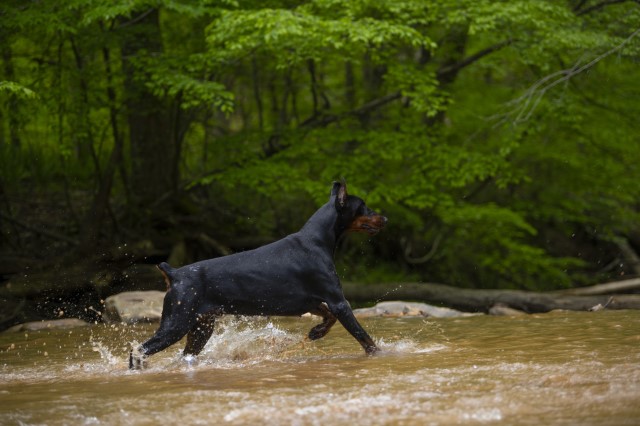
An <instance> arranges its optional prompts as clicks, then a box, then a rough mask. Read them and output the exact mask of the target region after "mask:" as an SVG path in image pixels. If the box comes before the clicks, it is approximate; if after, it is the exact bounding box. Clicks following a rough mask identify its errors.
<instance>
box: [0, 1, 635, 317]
mask: <svg viewBox="0 0 640 426" xmlns="http://www.w3.org/2000/svg"><path fill="white" fill-rule="evenodd" d="M639 32H640V2H638V1H620V0H609V1H606V0H548V1H547V0H533V1H532V0H526V1H517V0H510V1H494V0H490V1H489V0H316V1H293V0H291V1H289V0H266V1H255V0H253V1H240V0H239V1H233V0H219V1H195V0H192V1H187V0H154V1H149V0H126V1H125V0H116V1H112V0H67V1H56V2H50V1H36V0H31V1H23V0H19V1H18V0H5V1H3V2H2V5H1V6H0V49H1V51H2V57H1V58H0V63H1V67H0V231H1V233H0V281H1V282H0V296H1V297H0V300H2V304H4V305H5V308H6V309H5V308H3V311H4V312H5V313H4V314H3V317H2V318H0V323H2V324H5V323H7V324H8V323H9V322H15V321H16V320H17V318H18V317H20V316H23V317H24V316H25V315H27V316H28V314H24V313H20V312H30V311H33V312H37V314H38V315H40V316H42V317H46V316H50V315H52V313H53V312H54V310H52V309H50V307H46V308H43V305H42V297H44V296H42V295H43V294H44V295H46V298H48V299H47V300H49V299H51V300H52V298H57V299H56V300H58V301H62V300H75V301H76V302H78V303H80V302H79V301H82V300H85V302H86V300H89V301H92V300H93V301H95V300H102V299H103V298H104V297H105V296H106V295H108V294H111V293H113V292H116V291H121V290H123V289H132V288H161V287H162V284H161V280H160V278H159V276H158V275H157V274H156V273H155V272H154V271H153V268H152V265H153V264H154V263H157V262H158V261H162V260H166V259H169V261H170V262H173V264H174V266H179V265H180V264H186V263H188V262H192V261H195V260H199V259H203V258H208V257H214V256H220V255H224V254H228V253H231V252H234V251H238V250H245V249H250V248H254V247H257V246H259V245H261V244H264V243H266V242H269V241H273V240H275V239H278V238H280V237H282V236H284V235H286V234H288V233H291V232H295V231H296V230H297V229H299V228H300V227H301V226H302V225H303V224H304V222H305V221H306V219H307V218H308V217H309V216H310V214H311V213H312V212H313V211H314V210H315V209H316V208H317V207H318V206H319V205H320V204H322V203H324V202H325V201H326V200H327V198H328V194H329V190H330V186H331V182H332V181H334V180H339V179H341V178H344V179H346V181H347V182H348V184H349V191H350V193H352V194H355V195H359V196H361V197H362V198H364V199H365V200H366V201H367V203H368V205H369V206H370V207H372V208H374V209H376V210H378V211H381V212H383V213H384V214H385V215H386V216H388V217H389V220H390V221H389V225H388V226H387V228H386V229H385V230H384V231H383V232H381V233H380V234H379V235H378V236H377V237H375V238H373V239H368V238H364V237H349V238H348V239H346V240H345V241H344V242H343V243H342V244H341V246H340V248H339V250H338V253H337V262H338V271H339V273H340V275H341V276H342V277H343V279H346V280H349V281H358V282H361V283H374V282H375V283H380V282H390V283H393V282H396V283H397V282H398V281H421V282H441V283H447V284H452V285H455V286H459V287H469V288H514V289H529V290H553V289H559V288H567V287H575V286H582V285H586V284H591V283H595V282H602V281H611V280H616V279H620V278H621V277H629V276H637V275H640V260H639V257H638V254H637V253H638V252H639V251H640V220H639V219H640V218H639V213H640V167H639V160H640V136H639V134H640V132H639V130H640V120H639V119H638V117H640V102H639V99H640V68H639V61H640V34H639ZM86 304H88V302H87V303H85V305H86ZM84 312H85V314H86V312H87V311H86V308H85V311H84Z"/></svg>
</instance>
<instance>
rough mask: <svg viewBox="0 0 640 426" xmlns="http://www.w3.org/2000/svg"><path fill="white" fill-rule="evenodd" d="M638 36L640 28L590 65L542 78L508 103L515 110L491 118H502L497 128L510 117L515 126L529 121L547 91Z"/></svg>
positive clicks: (591, 63)
mask: <svg viewBox="0 0 640 426" xmlns="http://www.w3.org/2000/svg"><path fill="white" fill-rule="evenodd" d="M638 34H640V28H639V29H636V30H635V31H634V32H633V33H631V35H630V36H629V37H627V38H626V39H624V40H623V41H622V42H621V43H620V44H618V45H616V46H614V47H612V48H611V49H609V50H607V51H606V52H604V53H602V54H601V55H599V56H597V57H596V58H594V59H592V60H591V61H589V62H588V63H586V64H583V65H581V64H580V63H581V60H578V61H577V62H576V63H575V64H574V65H573V67H571V68H568V69H564V70H559V71H556V72H553V73H551V74H549V75H547V76H545V77H543V78H541V79H540V80H538V81H537V82H535V83H534V84H533V85H531V87H529V89H527V90H526V91H525V93H524V94H523V95H522V96H520V97H518V98H516V99H514V100H512V101H510V102H509V103H508V105H517V107H516V108H515V109H514V110H512V111H509V112H507V113H505V114H500V115H497V116H492V117H490V119H495V118H500V120H499V121H498V123H497V124H496V126H498V125H500V124H502V123H503V122H505V121H507V120H508V119H509V117H512V116H514V115H515V116H516V117H515V119H513V123H514V124H518V123H521V122H524V121H527V120H528V119H529V118H531V115H532V114H533V112H534V111H535V110H536V108H537V107H538V104H539V103H540V101H541V100H542V98H543V97H544V95H545V94H546V93H547V91H549V90H550V89H552V88H554V87H555V86H557V85H559V84H560V83H564V82H566V81H568V80H569V79H571V78H572V77H574V76H576V75H578V74H580V73H582V72H583V71H586V70H588V69H589V68H592V67H593V66H595V65H596V64H597V63H598V62H600V61H601V60H603V59H605V58H606V57H608V56H610V55H612V54H613V53H615V52H617V51H618V50H620V49H622V48H623V47H624V46H625V45H626V44H627V43H629V42H630V41H631V40H632V39H633V38H634V37H636V36H637V35H638Z"/></svg>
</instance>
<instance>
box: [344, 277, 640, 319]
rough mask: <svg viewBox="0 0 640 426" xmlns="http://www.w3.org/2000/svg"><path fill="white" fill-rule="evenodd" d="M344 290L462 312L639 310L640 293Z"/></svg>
mask: <svg viewBox="0 0 640 426" xmlns="http://www.w3.org/2000/svg"><path fill="white" fill-rule="evenodd" d="M343 290H344V293H345V296H346V297H347V300H349V301H351V302H356V303H358V302H360V303H370V302H376V303H377V302H380V301H384V300H399V299H401V300H415V301H420V302H424V303H429V304H436V305H443V306H447V307H450V308H454V309H458V310H461V311H465V312H485V313H487V312H489V310H490V309H491V308H492V307H493V306H495V305H497V304H501V305H504V306H508V307H510V308H512V309H518V310H520V311H524V312H527V313H542V312H549V311H553V310H555V309H564V310H571V311H589V310H594V309H595V310H598V309H602V308H603V307H605V308H606V309H640V295H638V294H623V295H584V296H583V295H571V294H562V293H552V292H544V293H542V292H540V293H539V292H532V291H522V290H477V289H466V288H459V287H453V286H449V285H444V284H432V283H402V284H366V285H365V284H355V283H349V282H347V283H344V284H343Z"/></svg>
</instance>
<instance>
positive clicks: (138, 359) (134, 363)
mask: <svg viewBox="0 0 640 426" xmlns="http://www.w3.org/2000/svg"><path fill="white" fill-rule="evenodd" d="M143 368H147V359H146V357H145V356H144V355H143V354H141V353H140V351H139V350H137V349H132V350H131V352H130V353H129V370H142V369H143Z"/></svg>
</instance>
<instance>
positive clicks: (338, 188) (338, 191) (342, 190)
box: [331, 181, 347, 210]
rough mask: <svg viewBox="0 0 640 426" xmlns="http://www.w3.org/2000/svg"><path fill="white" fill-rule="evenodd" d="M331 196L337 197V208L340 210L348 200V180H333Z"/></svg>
mask: <svg viewBox="0 0 640 426" xmlns="http://www.w3.org/2000/svg"><path fill="white" fill-rule="evenodd" d="M331 196H332V197H336V209H338V210H340V209H341V208H342V207H344V204H345V203H346V201H347V184H346V182H344V181H342V182H333V188H331Z"/></svg>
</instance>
